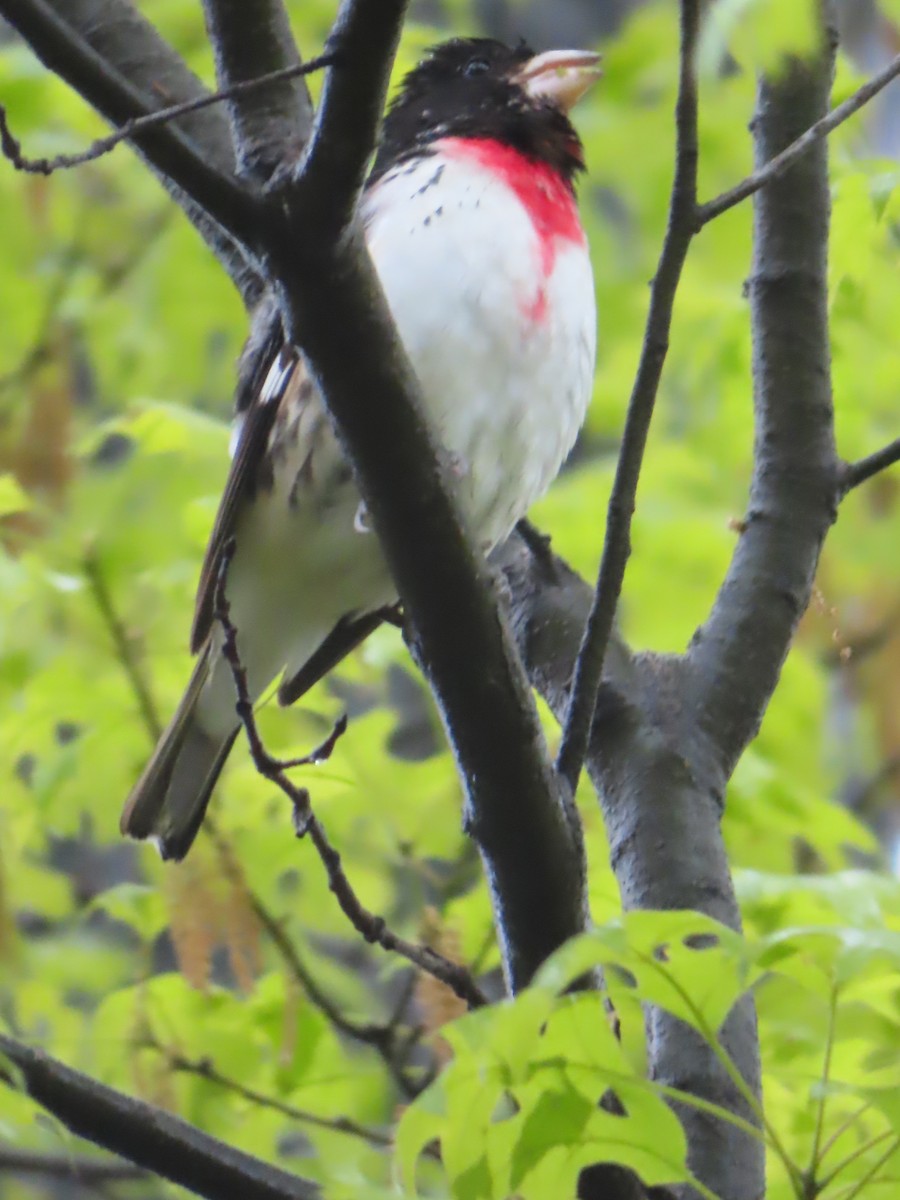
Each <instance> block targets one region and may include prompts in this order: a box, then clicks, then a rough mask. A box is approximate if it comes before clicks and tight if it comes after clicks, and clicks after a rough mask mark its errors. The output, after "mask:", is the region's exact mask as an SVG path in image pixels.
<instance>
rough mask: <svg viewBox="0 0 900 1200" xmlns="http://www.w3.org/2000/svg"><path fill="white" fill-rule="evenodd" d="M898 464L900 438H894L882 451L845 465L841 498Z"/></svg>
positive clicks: (899, 459)
mask: <svg viewBox="0 0 900 1200" xmlns="http://www.w3.org/2000/svg"><path fill="white" fill-rule="evenodd" d="M898 462H900V437H898V438H894V440H893V441H892V442H891V443H890V444H889V445H887V446H885V447H883V449H881V450H876V451H875V453H874V454H869V455H868V456H867V457H866V458H861V459H859V461H858V462H854V463H845V464H844V467H843V469H842V471H841V482H840V489H841V498H843V497H844V496H846V495H847V493H848V492H850V491H852V490H853V488H855V487H859V485H860V484H861V483H865V482H866V480H868V479H871V478H872V476H873V475H877V474H878V473H879V471H884V470H886V469H887V468H888V467H892V466H894V464H895V463H898Z"/></svg>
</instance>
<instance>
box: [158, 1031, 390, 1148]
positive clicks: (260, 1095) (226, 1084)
mask: <svg viewBox="0 0 900 1200" xmlns="http://www.w3.org/2000/svg"><path fill="white" fill-rule="evenodd" d="M151 1045H152V1047H153V1049H155V1050H158V1051H159V1052H160V1053H161V1054H162V1055H163V1056H164V1057H165V1060H166V1064H167V1065H168V1066H169V1067H170V1068H171V1070H173V1071H182V1072H184V1074H186V1075H194V1076H196V1077H197V1078H198V1079H205V1080H206V1081H207V1082H208V1083H212V1084H214V1085H215V1086H216V1087H219V1088H221V1089H222V1090H223V1091H226V1092H231V1093H233V1094H234V1095H235V1096H240V1097H241V1098H242V1099H244V1100H247V1101H249V1103H250V1104H254V1105H256V1106H257V1107H258V1108H269V1109H272V1110H273V1111H274V1112H279V1113H281V1114H282V1115H283V1116H285V1117H290V1118H291V1120H292V1121H299V1122H300V1123H301V1124H304V1125H312V1126H314V1127H315V1128H317V1129H330V1130H333V1131H334V1132H335V1133H344V1134H347V1135H348V1137H355V1138H360V1139H361V1140H362V1141H364V1142H368V1143H369V1145H371V1146H390V1145H391V1138H390V1137H389V1136H388V1135H387V1134H385V1133H382V1132H381V1131H380V1130H378V1129H370V1128H368V1127H367V1126H366V1125H360V1123H359V1122H358V1121H353V1120H351V1118H350V1117H323V1116H320V1115H319V1114H318V1113H314V1112H310V1111H309V1109H306V1108H298V1107H297V1105H296V1104H288V1102H287V1101H286V1100H280V1099H279V1098H278V1097H277V1096H267V1095H266V1094H265V1092H259V1091H257V1090H256V1088H252V1087H248V1086H247V1084H245V1083H242V1082H241V1081H240V1080H239V1079H233V1078H232V1077H231V1076H230V1075H226V1074H224V1072H222V1071H220V1070H219V1068H218V1067H217V1066H216V1065H215V1063H213V1062H212V1061H211V1060H210V1059H208V1058H188V1057H187V1056H186V1055H184V1054H181V1053H179V1052H178V1051H176V1050H168V1049H167V1048H166V1047H165V1046H160V1045H158V1044H157V1043H155V1042H154V1043H151Z"/></svg>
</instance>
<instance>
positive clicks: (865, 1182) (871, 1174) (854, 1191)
mask: <svg viewBox="0 0 900 1200" xmlns="http://www.w3.org/2000/svg"><path fill="white" fill-rule="evenodd" d="M898 1149H900V1138H896V1137H895V1138H894V1140H893V1141H892V1142H891V1144H890V1145H889V1146H888V1148H887V1150H885V1152H884V1154H882V1155H881V1156H880V1157H879V1158H878V1159H876V1161H875V1162H874V1164H873V1165H872V1166H871V1168H870V1169H869V1170H868V1171H866V1173H865V1174H864V1175H863V1176H861V1177H860V1178H859V1179H857V1180H856V1181H855V1183H853V1184H848V1185H847V1187H845V1188H841V1189H840V1190H839V1191H838V1192H835V1193H832V1194H833V1196H834V1197H835V1200H837V1197H840V1198H841V1200H856V1197H857V1196H861V1195H862V1194H863V1193H864V1192H865V1190H866V1188H867V1187H868V1186H869V1184H870V1183H872V1181H873V1180H874V1179H875V1176H876V1175H877V1174H878V1172H879V1171H880V1170H881V1168H882V1167H883V1166H884V1165H885V1164H886V1163H887V1161H888V1159H890V1158H893V1156H894V1155H895V1154H896V1153H897V1150H898Z"/></svg>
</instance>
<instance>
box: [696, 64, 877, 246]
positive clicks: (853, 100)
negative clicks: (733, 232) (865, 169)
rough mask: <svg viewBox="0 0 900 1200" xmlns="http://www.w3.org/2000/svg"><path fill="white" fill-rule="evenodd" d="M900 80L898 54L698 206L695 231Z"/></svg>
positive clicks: (777, 175)
mask: <svg viewBox="0 0 900 1200" xmlns="http://www.w3.org/2000/svg"><path fill="white" fill-rule="evenodd" d="M898 76H900V54H898V55H897V56H896V58H894V59H892V60H891V62H889V63H888V65H887V66H886V67H884V68H883V70H881V71H879V72H878V74H877V75H873V76H872V78H871V79H870V80H869V81H868V83H864V84H863V85H862V87H861V88H859V89H858V90H857V91H855V92H854V93H853V95H852V96H850V97H848V99H846V100H845V101H844V102H843V104H839V105H838V106H837V107H836V108H833V109H832V110H831V112H830V113H828V114H827V116H824V117H821V118H820V119H819V120H818V121H816V122H815V123H814V124H813V125H811V126H810V127H809V129H807V130H805V131H804V132H803V133H801V134H800V136H799V137H798V138H796V139H795V140H794V141H793V142H791V144H790V145H789V146H787V147H785V149H784V150H782V151H781V152H780V153H779V154H776V155H775V156H774V157H773V158H771V159H769V160H768V162H766V163H765V164H764V165H763V166H761V167H759V168H758V169H757V170H756V171H754V172H753V174H752V175H748V176H747V178H746V179H744V180H742V181H741V182H740V183H739V184H737V185H736V186H735V187H733V188H730V189H729V191H727V192H723V193H722V195H721V196H717V197H716V198H715V199H714V200H708V201H707V202H706V203H705V204H701V205H700V207H699V209H698V210H697V227H698V229H699V228H701V227H702V226H703V225H705V224H706V223H707V222H708V221H712V220H713V218H714V217H718V216H721V215H722V213H724V212H727V211H728V209H729V208H734V206H735V205H736V204H740V202H741V201H742V200H746V199H747V197H748V196H752V195H753V193H754V192H758V191H759V189H760V188H763V187H765V186H766V184H767V183H771V181H772V180H773V179H779V178H780V177H781V176H782V175H783V174H784V173H785V171H789V170H790V168H791V167H792V166H793V165H794V163H795V162H796V161H797V160H798V159H799V158H801V157H802V156H803V155H804V154H807V153H808V152H809V151H810V150H811V149H812V147H813V146H814V145H815V144H816V142H819V141H821V140H822V139H823V138H826V137H827V136H828V135H829V134H830V133H831V132H833V130H835V129H837V127H838V126H839V125H843V123H844V122H845V121H846V120H847V119H848V117H852V116H853V114H854V113H857V112H859V110H860V109H861V108H863V106H864V105H866V104H868V103H869V101H870V100H872V99H874V97H875V96H877V95H878V93H879V92H880V91H882V90H883V89H884V88H886V87H887V85H888V84H889V83H891V82H892V81H893V80H894V79H896V78H897V77H898Z"/></svg>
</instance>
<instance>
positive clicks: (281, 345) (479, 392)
mask: <svg viewBox="0 0 900 1200" xmlns="http://www.w3.org/2000/svg"><path fill="white" fill-rule="evenodd" d="M600 74H601V71H600V67H599V55H597V54H595V53H593V52H591V51H587V50H551V51H544V52H541V53H537V54H535V53H534V52H533V51H532V50H531V49H530V48H529V47H528V46H527V45H526V44H525V43H524V42H523V43H520V44H518V45H517V46H515V47H509V46H507V45H505V44H503V43H501V42H498V41H495V40H493V39H488V38H474V37H473V38H454V39H452V40H449V41H445V42H442V43H440V44H438V45H437V46H434V47H432V48H431V50H430V51H428V52H427V53H426V55H425V57H424V58H423V59H422V61H421V62H420V63H419V64H418V65H417V66H415V67H414V68H413V69H412V70H411V71H410V72H409V73H408V74H407V75H406V77H405V79H404V80H403V81H402V83H401V85H400V87H399V90H398V92H397V94H396V96H395V98H394V100H393V101H392V102H391V104H390V105H389V106H388V110H387V113H386V115H385V118H384V121H383V123H382V129H381V135H380V138H379V144H378V146H377V149H376V153H375V157H374V160H373V164H372V167H371V171H370V174H369V177H368V179H367V182H366V186H365V188H364V191H363V193H362V196H361V199H360V209H359V213H360V217H361V221H362V225H363V228H364V231H365V238H366V244H367V247H368V251H369V253H370V255H371V258H372V261H373V264H374V267H375V271H376V273H377V275H378V278H379V281H380V284H381V287H382V289H383V291H384V294H385V297H386V300H387V303H388V306H389V308H390V311H391V314H392V317H393V320H394V323H395V325H396V328H397V331H398V334H399V337H400V339H401V341H402V343H403V345H404V347H405V350H406V352H407V354H408V356H409V359H410V361H411V363H412V366H413V368H414V370H415V372H416V374H417V376H418V380H419V383H420V386H421V394H422V398H423V405H424V412H425V416H426V419H427V421H428V422H429V424H430V427H431V430H432V433H433V435H434V437H435V439H436V441H437V442H438V443H439V444H440V445H441V446H442V447H443V449H444V451H445V452H446V454H447V456H448V461H449V462H450V463H451V464H452V470H451V472H450V473H451V476H452V479H453V485H454V488H455V492H456V502H457V504H458V505H459V507H460V510H461V512H462V515H463V517H464V519H466V520H467V522H468V524H469V527H470V529H472V530H473V531H474V533H475V536H476V538H477V540H478V543H479V544H480V546H481V547H482V548H483V549H484V550H485V552H487V551H489V550H490V549H491V548H492V547H494V546H496V545H497V544H499V543H500V542H501V541H502V540H503V539H504V538H506V537H507V535H508V534H509V533H510V532H511V530H512V529H513V527H514V526H515V524H516V523H517V521H519V520H520V519H521V518H522V517H523V516H524V514H525V512H526V511H527V509H528V508H529V506H530V505H531V504H532V503H533V502H534V501H535V500H536V499H537V498H538V497H539V496H541V495H542V494H543V493H544V492H545V491H546V489H547V487H548V486H549V484H550V483H551V481H552V480H553V479H554V478H555V476H556V475H557V473H558V471H559V469H560V467H561V466H562V464H563V462H564V460H565V459H566V457H567V455H568V453H569V451H570V450H571V449H572V446H573V445H574V442H575V439H576V437H577V435H578V432H579V430H580V428H581V426H582V424H583V423H584V419H585V416H586V413H587V409H588V404H589V401H590V397H591V392H592V385H593V377H594V363H595V349H596V311H595V297H594V283H593V274H592V268H591V262H590V257H589V253H588V245H587V239H586V236H585V232H584V228H583V226H582V222H581V219H580V216H579V211H578V206H577V202H576V194H575V184H576V181H577V177H578V176H579V175H580V173H581V172H582V171H583V170H584V168H585V164H584V153H583V148H582V143H581V141H580V139H579V137H578V134H577V133H576V130H575V128H574V126H573V125H572V123H571V121H570V117H569V113H570V110H571V109H572V107H573V106H574V105H575V103H576V102H577V101H578V100H579V99H580V98H581V97H582V96H583V95H584V93H585V92H586V91H587V90H588V88H589V87H590V86H591V85H592V84H593V83H594V82H595V80H596V79H597V78H599V76H600ZM272 307H273V315H272V319H271V320H269V322H268V324H267V325H264V326H263V333H262V334H261V335H258V336H257V337H256V345H255V346H254V354H253V358H252V364H253V365H252V369H250V370H248V371H246V372H244V376H245V377H244V378H243V379H242V378H241V376H240V375H239V382H238V388H237V397H236V416H235V422H234V432H233V437H232V461H231V468H230V473H229V475H228V479H227V482H226V485H225V490H224V493H223V496H222V500H221V502H220V505H219V509H218V513H217V515H216V518H215V521H214V525H213V530H212V534H211V537H210V541H209V544H208V547H207V550H206V556H205V560H204V563H203V566H202V569H201V574H200V584H199V588H198V593H197V600H196V607H195V613H194V620H193V628H192V631H191V650H192V652H193V653H194V654H195V655H196V656H197V660H196V664H195V667H194V670H193V674H192V675H191V678H190V681H189V683H188V685H187V688H186V690H185V692H184V695H183V698H182V700H181V702H180V704H179V705H178V707H177V709H176V711H175V715H174V716H173V717H172V720H171V722H170V723H169V725H168V727H167V728H166V729H165V731H164V732H163V734H162V736H161V738H160V739H159V742H158V744H157V747H156V749H155V751H154V753H153V755H152V757H151V758H150V760H149V762H148V764H147V766H146V768H145V769H144V771H143V773H142V775H141V776H140V778H139V780H138V782H137V783H136V785H135V786H134V788H133V790H132V792H131V795H130V796H129V798H128V800H127V802H126V805H125V808H124V810H123V813H122V818H121V823H120V824H121V830H122V833H123V834H125V835H126V836H129V837H133V838H137V839H146V840H149V841H152V842H153V843H155V845H156V847H157V849H158V850H159V852H160V854H161V855H162V857H163V858H164V859H172V860H180V859H181V858H183V857H184V855H185V854H186V853H187V851H188V850H189V849H190V846H191V844H192V843H193V841H194V839H195V837H196V836H197V833H198V831H199V828H200V826H201V824H202V821H203V817H204V814H205V812H206V808H207V805H208V802H209V799H210V796H211V794H212V791H213V788H214V786H215V784H216V781H217V779H218V777H219V774H220V772H221V770H222V767H223V766H224V764H225V761H226V759H227V757H228V754H229V752H230V750H231V748H232V745H233V744H234V741H235V738H236V737H237V734H238V732H239V729H240V721H239V718H238V716H237V713H236V708H235V704H236V691H235V684H234V679H233V675H232V670H231V667H230V665H229V663H228V661H227V660H226V658H225V657H224V655H223V631H222V628H221V623H220V622H218V621H217V620H216V605H215V599H216V587H217V581H218V580H219V579H220V572H221V571H222V562H223V556H224V555H226V554H229V555H233V557H231V559H230V561H229V563H228V568H227V576H225V577H224V578H225V589H226V596H227V601H228V605H229V609H230V616H231V622H232V623H233V625H234V628H235V629H236V631H237V639H238V649H239V654H240V659H241V664H242V665H243V666H244V668H245V670H246V673H247V686H248V692H249V695H250V697H251V698H252V699H253V701H254V702H255V701H256V700H257V699H258V698H259V697H260V695H261V694H262V693H263V692H264V691H265V690H266V689H267V688H268V687H269V686H270V685H271V683H272V682H273V680H275V678H276V677H278V676H279V675H280V677H281V683H280V687H279V690H278V699H279V702H280V703H281V704H290V703H293V702H294V701H296V700H297V699H298V698H299V697H300V696H301V695H303V693H304V692H306V691H307V690H308V689H309V688H310V687H311V686H312V685H313V684H314V683H315V682H317V681H318V680H319V679H320V678H322V677H323V676H324V675H325V674H327V672H328V671H329V670H331V668H332V667H334V666H335V665H336V664H337V663H338V662H339V661H340V660H341V659H342V658H343V657H344V656H345V655H346V654H347V653H349V652H350V650H352V649H353V648H355V647H356V646H357V645H358V644H359V643H360V642H361V641H362V640H363V638H365V637H366V636H367V635H368V634H369V633H370V632H371V631H372V630H373V629H374V628H375V627H376V626H377V625H378V624H379V623H380V622H381V620H382V619H383V616H384V614H385V611H386V610H387V609H388V608H389V606H391V605H392V604H396V601H397V596H396V591H395V588H394V586H393V584H392V581H391V577H390V574H389V571H388V568H387V565H386V563H385V560H384V557H383V555H382V552H381V549H380V546H379V544H378V540H377V537H376V535H375V534H374V533H373V532H371V531H370V530H369V528H368V522H367V514H366V510H365V506H364V504H363V503H362V501H361V498H360V495H359V492H358V491H357V489H356V487H355V484H354V481H353V476H352V472H351V469H350V466H349V464H348V462H347V461H346V459H345V457H344V455H343V453H342V451H341V447H340V442H339V440H338V437H337V435H336V434H335V432H334V430H333V428H332V425H331V422H330V420H329V417H328V413H327V409H326V407H325V402H324V400H323V398H322V396H321V394H320V393H319V391H318V389H317V387H316V384H315V383H314V381H313V379H312V378H311V374H310V372H309V370H308V368H307V366H306V364H305V361H304V357H303V351H302V347H298V346H295V345H291V344H290V343H288V342H287V341H286V340H285V338H284V335H283V333H282V331H281V325H280V321H279V319H278V316H277V311H276V310H275V306H274V305H273V306H272Z"/></svg>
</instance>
